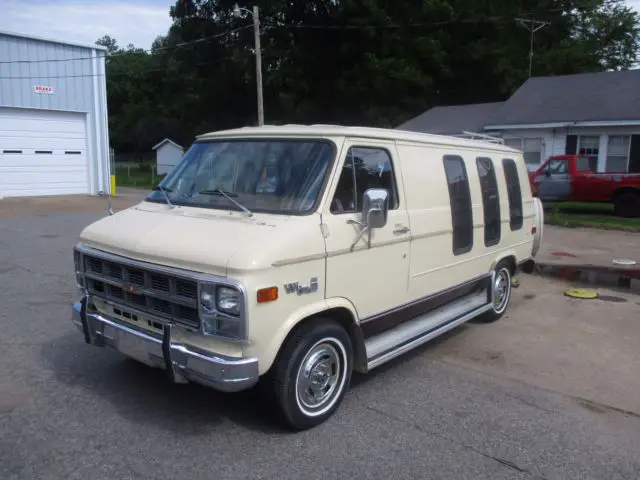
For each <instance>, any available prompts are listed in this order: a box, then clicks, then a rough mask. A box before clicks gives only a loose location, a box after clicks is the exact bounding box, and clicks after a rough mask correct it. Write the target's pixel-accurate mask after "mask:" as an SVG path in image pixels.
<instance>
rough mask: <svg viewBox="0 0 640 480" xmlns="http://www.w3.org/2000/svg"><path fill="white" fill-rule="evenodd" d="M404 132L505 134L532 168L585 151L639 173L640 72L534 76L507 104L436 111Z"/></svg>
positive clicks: (600, 163)
mask: <svg viewBox="0 0 640 480" xmlns="http://www.w3.org/2000/svg"><path fill="white" fill-rule="evenodd" d="M398 128H399V129H403V130H413V131H422V132H429V133H440V134H447V135H461V134H462V133H463V132H464V131H471V132H476V133H484V134H490V135H493V136H497V137H501V138H503V139H504V141H505V144H507V145H509V146H512V147H515V148H518V149H519V150H522V151H523V152H524V155H525V160H526V161H527V164H528V167H529V169H530V170H534V169H535V168H536V167H537V166H538V165H540V163H541V162H542V161H543V160H545V159H546V158H548V157H549V156H551V155H562V154H574V153H581V154H587V155H590V156H591V157H592V165H593V168H594V169H597V171H599V172H639V173H640V70H628V71H623V72H599V73H584V74H577V75H562V76H556V77H534V78H530V79H529V80H527V81H526V82H525V83H524V84H523V85H522V86H521V87H520V88H519V89H518V90H517V91H516V92H515V93H514V94H513V95H512V96H511V97H510V98H509V99H508V100H506V101H505V102H496V103H482V104H474V105H458V106H451V107H436V108H433V109H431V110H429V111H427V112H425V113H423V114H422V115H419V116H418V117H415V118H413V119H411V120H409V121H408V122H406V123H404V124H402V125H400V126H399V127H398Z"/></svg>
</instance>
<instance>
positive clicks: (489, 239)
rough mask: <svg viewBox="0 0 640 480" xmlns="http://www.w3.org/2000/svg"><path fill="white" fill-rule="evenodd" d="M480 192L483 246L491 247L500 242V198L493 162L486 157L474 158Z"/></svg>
mask: <svg viewBox="0 0 640 480" xmlns="http://www.w3.org/2000/svg"><path fill="white" fill-rule="evenodd" d="M476 166H477V167H478V176H479V177H480V190H481V191H482V209H483V211H484V245H485V246H486V247H491V246H492V245H497V244H498V243H499V242H500V227H501V225H502V222H501V220H500V196H499V194H498V182H497V180H496V170H495V169H494V168H493V162H492V161H491V159H490V158H487V157H478V158H476Z"/></svg>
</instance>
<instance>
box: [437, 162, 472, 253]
mask: <svg viewBox="0 0 640 480" xmlns="http://www.w3.org/2000/svg"><path fill="white" fill-rule="evenodd" d="M443 162H444V171H445V174H446V176H447V184H448V186H449V201H450V202H451V223H452V225H453V254H454V255H461V254H463V253H467V252H469V251H471V248H472V247H473V212H472V210H471V192H470V191H469V179H468V177H467V169H466V167H465V165H464V160H462V157H460V156H458V155H445V156H444V157H443Z"/></svg>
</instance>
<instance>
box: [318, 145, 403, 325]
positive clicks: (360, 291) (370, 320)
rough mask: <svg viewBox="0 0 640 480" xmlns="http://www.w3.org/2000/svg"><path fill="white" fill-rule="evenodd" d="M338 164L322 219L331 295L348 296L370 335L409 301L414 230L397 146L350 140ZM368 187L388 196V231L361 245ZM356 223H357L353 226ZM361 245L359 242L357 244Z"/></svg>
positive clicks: (365, 238)
mask: <svg viewBox="0 0 640 480" xmlns="http://www.w3.org/2000/svg"><path fill="white" fill-rule="evenodd" d="M342 152H343V156H342V158H340V159H339V162H340V164H339V172H340V173H339V175H337V176H336V178H335V179H334V181H333V182H332V185H331V190H330V191H329V195H330V196H329V198H330V199H331V201H330V202H327V204H326V206H325V209H324V211H323V214H322V223H323V230H324V235H325V244H326V250H327V274H326V279H327V280H326V295H327V298H331V297H344V298H346V299H348V300H350V301H351V302H352V303H353V305H354V306H355V308H356V310H357V312H358V316H359V317H360V319H361V321H362V327H363V331H364V333H365V336H370V335H373V334H375V333H378V332H379V331H381V330H383V329H385V328H388V327H389V326H385V319H386V318H387V317H393V316H392V315H386V313H389V311H390V310H392V309H393V308H394V307H396V306H398V305H402V304H403V303H405V302H406V301H407V292H408V280H409V254H410V252H409V247H410V238H411V233H410V225H409V215H408V213H407V208H406V203H405V201H404V196H403V193H402V192H404V189H403V186H402V176H401V175H400V172H399V170H398V163H397V162H396V161H395V159H396V158H397V154H396V150H395V145H394V144H393V142H382V141H371V140H366V141H365V140H363V141H362V142H358V141H355V140H348V141H347V142H345V144H344V147H343V150H342ZM369 188H384V189H387V190H388V192H389V214H388V220H387V223H386V225H385V226H384V227H382V228H376V229H373V230H371V245H370V247H369V246H368V234H367V233H365V234H364V235H362V236H361V238H360V239H359V240H357V238H358V233H359V232H360V230H361V228H362V227H361V226H359V225H358V224H357V223H355V222H359V221H361V220H362V199H363V196H364V192H365V191H366V190H367V189H369ZM354 221H355V222H354ZM356 240H357V241H356Z"/></svg>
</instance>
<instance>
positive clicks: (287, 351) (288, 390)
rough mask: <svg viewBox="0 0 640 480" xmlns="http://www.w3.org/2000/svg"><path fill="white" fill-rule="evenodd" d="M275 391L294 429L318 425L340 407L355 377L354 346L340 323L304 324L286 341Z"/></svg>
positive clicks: (276, 377)
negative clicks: (353, 371)
mask: <svg viewBox="0 0 640 480" xmlns="http://www.w3.org/2000/svg"><path fill="white" fill-rule="evenodd" d="M275 367H276V368H275V372H274V373H275V375H274V377H275V378H274V383H273V386H274V393H275V399H276V403H277V406H278V409H279V412H280V414H281V415H282V418H283V420H284V423H285V424H286V426H287V427H289V428H290V429H291V430H296V431H300V430H306V429H309V428H312V427H315V426H317V425H319V424H321V423H323V422H324V421H326V420H327V419H328V418H329V417H331V416H332V415H333V414H334V412H335V411H336V410H337V409H338V407H339V406H340V404H341V403H342V400H343V399H344V395H345V393H346V392H347V389H348V387H349V383H350V381H351V373H352V370H353V346H352V344H351V339H350V337H349V335H348V334H347V332H346V331H345V330H344V328H342V327H341V326H340V325H339V324H338V323H336V322H334V321H332V320H328V319H326V320H325V319H322V320H318V321H314V322H312V323H309V324H306V325H303V326H302V327H301V328H300V329H299V330H298V331H296V332H295V333H294V334H293V336H292V337H291V338H290V339H289V340H288V341H287V343H286V344H285V345H284V348H283V350H282V353H281V355H280V357H279V359H278V361H277V363H276V365H275Z"/></svg>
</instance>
